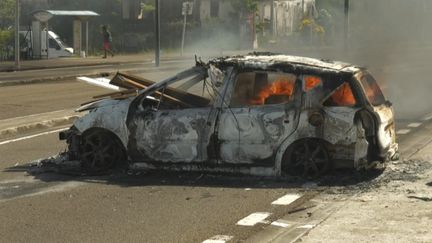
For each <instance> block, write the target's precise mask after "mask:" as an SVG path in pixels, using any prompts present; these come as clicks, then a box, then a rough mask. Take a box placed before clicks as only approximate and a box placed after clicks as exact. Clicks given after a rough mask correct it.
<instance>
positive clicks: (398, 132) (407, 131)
mask: <svg viewBox="0 0 432 243" xmlns="http://www.w3.org/2000/svg"><path fill="white" fill-rule="evenodd" d="M409 132H411V129H401V130H398V131H397V132H396V134H399V135H405V134H408V133H409Z"/></svg>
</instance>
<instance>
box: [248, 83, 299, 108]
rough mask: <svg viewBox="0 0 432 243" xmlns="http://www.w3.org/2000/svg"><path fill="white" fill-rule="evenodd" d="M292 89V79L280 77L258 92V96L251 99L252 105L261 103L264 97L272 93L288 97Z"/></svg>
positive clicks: (263, 101) (264, 99)
mask: <svg viewBox="0 0 432 243" xmlns="http://www.w3.org/2000/svg"><path fill="white" fill-rule="evenodd" d="M293 91H294V82H293V81H292V80H289V79H286V78H282V79H279V80H277V81H275V82H273V83H272V84H269V85H267V86H266V87H264V88H263V89H262V90H261V91H260V92H259V94H258V97H257V98H255V99H254V100H252V102H251V103H252V104H253V105H263V104H264V103H265V101H266V99H267V98H268V97H270V96H272V95H286V96H288V97H290V96H291V95H292V94H293Z"/></svg>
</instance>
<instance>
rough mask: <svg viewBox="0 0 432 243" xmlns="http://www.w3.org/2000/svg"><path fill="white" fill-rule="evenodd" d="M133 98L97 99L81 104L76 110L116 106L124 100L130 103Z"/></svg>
mask: <svg viewBox="0 0 432 243" xmlns="http://www.w3.org/2000/svg"><path fill="white" fill-rule="evenodd" d="M131 100H132V99H125V100H123V99H122V100H116V99H103V100H97V101H93V102H90V103H86V104H83V105H81V106H80V107H79V108H78V109H76V110H75V111H76V112H83V111H88V110H93V109H97V108H101V107H105V106H116V105H118V104H120V103H123V102H128V103H130V102H131Z"/></svg>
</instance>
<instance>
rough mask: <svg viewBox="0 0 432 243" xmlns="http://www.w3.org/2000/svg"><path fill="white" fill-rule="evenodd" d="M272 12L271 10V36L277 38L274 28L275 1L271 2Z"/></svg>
mask: <svg viewBox="0 0 432 243" xmlns="http://www.w3.org/2000/svg"><path fill="white" fill-rule="evenodd" d="M270 8H271V10H270V32H271V36H272V38H273V37H274V36H275V30H274V29H275V28H274V21H275V13H274V9H275V2H274V0H272V1H271V6H270Z"/></svg>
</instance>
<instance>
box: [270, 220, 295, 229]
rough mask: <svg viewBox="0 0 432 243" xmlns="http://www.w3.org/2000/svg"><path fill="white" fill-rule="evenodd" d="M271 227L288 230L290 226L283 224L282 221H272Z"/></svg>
mask: <svg viewBox="0 0 432 243" xmlns="http://www.w3.org/2000/svg"><path fill="white" fill-rule="evenodd" d="M271 225H273V226H277V227H282V228H288V227H290V226H291V225H290V224H288V223H285V222H283V221H282V220H278V221H274V222H273V223H271Z"/></svg>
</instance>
